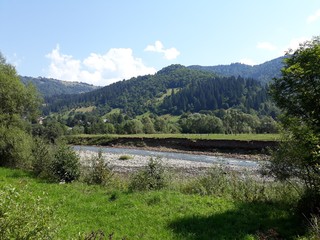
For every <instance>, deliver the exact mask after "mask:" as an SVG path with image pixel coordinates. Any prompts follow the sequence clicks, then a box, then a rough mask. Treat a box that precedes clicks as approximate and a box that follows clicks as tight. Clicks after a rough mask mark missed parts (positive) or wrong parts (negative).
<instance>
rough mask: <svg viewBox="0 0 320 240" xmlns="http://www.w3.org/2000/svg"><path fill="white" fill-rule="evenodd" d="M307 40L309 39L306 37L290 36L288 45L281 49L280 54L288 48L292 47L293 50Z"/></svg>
mask: <svg viewBox="0 0 320 240" xmlns="http://www.w3.org/2000/svg"><path fill="white" fill-rule="evenodd" d="M308 40H310V38H307V37H300V38H292V39H291V40H290V42H289V43H288V45H287V46H285V47H284V48H283V49H282V50H281V55H284V54H285V53H286V52H288V50H290V49H292V50H293V51H295V50H297V49H298V48H299V44H301V43H304V42H305V41H308Z"/></svg>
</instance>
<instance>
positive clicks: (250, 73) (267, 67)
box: [189, 57, 284, 83]
mask: <svg viewBox="0 0 320 240" xmlns="http://www.w3.org/2000/svg"><path fill="white" fill-rule="evenodd" d="M283 59H284V57H279V58H276V59H273V60H271V61H268V62H265V63H263V64H259V65H255V66H250V65H246V64H242V63H232V64H230V65H218V66H190V67H189V68H191V69H197V70H202V71H208V72H213V73H216V74H217V75H219V76H224V77H231V76H242V77H244V78H253V79H256V80H258V81H260V82H262V83H268V82H270V81H271V80H272V79H273V78H274V77H280V74H281V68H282V66H283Z"/></svg>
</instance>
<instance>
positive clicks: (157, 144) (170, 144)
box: [68, 136, 277, 154]
mask: <svg viewBox="0 0 320 240" xmlns="http://www.w3.org/2000/svg"><path fill="white" fill-rule="evenodd" d="M68 142H69V143H70V144H75V145H100V146H128V147H137V148H139V147H141V148H147V147H151V148H167V149H174V150H180V151H201V152H226V153H248V154H250V153H265V152H266V149H268V148H274V147H275V146H277V142H276V141H256V140H250V141H242V140H241V141H240V140H203V139H197V140H194V139H185V138H141V137H134V138H131V137H124V138H121V137H120V138H119V137H118V138H108V137H86V136H70V137H69V138H68Z"/></svg>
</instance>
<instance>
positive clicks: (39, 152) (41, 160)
mask: <svg viewBox="0 0 320 240" xmlns="http://www.w3.org/2000/svg"><path fill="white" fill-rule="evenodd" d="M32 154H33V161H32V171H33V173H34V174H35V175H36V176H37V177H41V178H48V177H49V176H50V166H51V164H52V162H53V148H52V146H51V145H50V144H48V143H46V142H45V140H43V139H42V138H39V137H36V138H35V139H34V144H33V149H32Z"/></svg>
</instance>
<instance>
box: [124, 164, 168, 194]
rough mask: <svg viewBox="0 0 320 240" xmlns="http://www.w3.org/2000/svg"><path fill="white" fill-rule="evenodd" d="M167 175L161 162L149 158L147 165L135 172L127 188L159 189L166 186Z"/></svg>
mask: <svg viewBox="0 0 320 240" xmlns="http://www.w3.org/2000/svg"><path fill="white" fill-rule="evenodd" d="M167 184H168V183H167V177H166V174H165V170H164V167H163V166H162V164H161V163H160V162H159V161H157V160H154V159H153V158H151V159H150V160H149V162H148V165H147V166H145V167H144V168H143V169H142V170H140V171H139V172H137V173H136V174H135V175H134V176H133V177H132V179H131V181H130V183H129V190H130V191H133V190H137V191H147V190H159V189H162V188H164V187H166V186H167Z"/></svg>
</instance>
